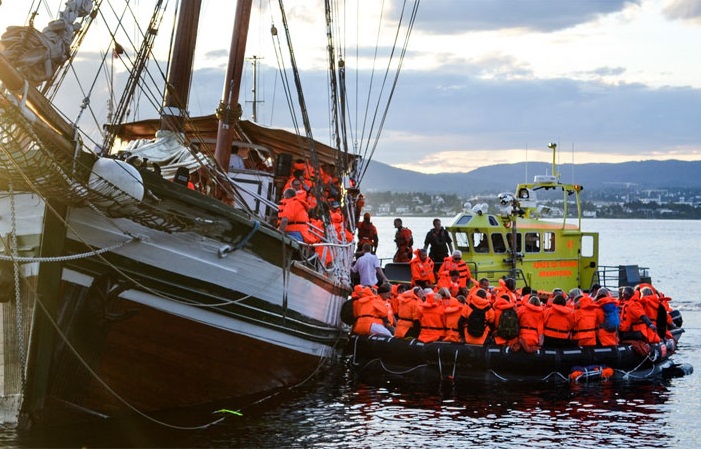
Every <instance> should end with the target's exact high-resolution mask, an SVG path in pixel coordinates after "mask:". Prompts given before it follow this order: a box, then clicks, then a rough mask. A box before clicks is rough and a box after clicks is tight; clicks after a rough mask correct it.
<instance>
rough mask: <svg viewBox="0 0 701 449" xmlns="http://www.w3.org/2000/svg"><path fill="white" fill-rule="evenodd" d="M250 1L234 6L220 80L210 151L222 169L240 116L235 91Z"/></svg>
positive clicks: (239, 84)
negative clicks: (226, 62) (213, 143)
mask: <svg viewBox="0 0 701 449" xmlns="http://www.w3.org/2000/svg"><path fill="white" fill-rule="evenodd" d="M252 3H253V0H239V1H238V2H237V4H236V20H235V22H234V30H233V32H232V35H231V47H230V49H229V65H228V66H227V69H226V79H225V81H224V94H223V96H222V101H221V102H220V103H219V108H218V109H217V118H218V119H219V126H218V130H217V146H216V147H215V150H214V158H215V159H216V160H217V162H218V163H219V165H220V166H221V167H223V168H224V169H226V167H228V166H229V157H230V156H231V142H232V141H233V135H232V132H233V130H234V128H233V126H232V125H233V124H234V123H235V122H236V121H237V120H238V119H239V118H240V117H241V107H240V106H239V103H238V99H239V92H240V89H241V73H242V71H243V64H244V54H245V52H246V38H247V37H248V24H249V22H250V19H251V4H252Z"/></svg>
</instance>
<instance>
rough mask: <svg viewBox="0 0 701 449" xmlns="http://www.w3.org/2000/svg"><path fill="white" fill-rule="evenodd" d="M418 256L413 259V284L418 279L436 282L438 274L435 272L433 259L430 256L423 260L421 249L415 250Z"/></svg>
mask: <svg viewBox="0 0 701 449" xmlns="http://www.w3.org/2000/svg"><path fill="white" fill-rule="evenodd" d="M415 254H416V257H414V258H413V259H411V262H409V264H410V265H411V284H412V285H416V281H425V282H428V283H429V284H435V283H436V276H435V275H434V274H433V261H432V260H431V258H430V257H428V256H427V257H426V259H425V260H421V258H420V257H419V250H418V249H417V250H416V251H415Z"/></svg>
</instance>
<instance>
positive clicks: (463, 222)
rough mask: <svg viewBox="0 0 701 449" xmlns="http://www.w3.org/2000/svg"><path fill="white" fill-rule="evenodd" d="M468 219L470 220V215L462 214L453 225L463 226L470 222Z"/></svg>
mask: <svg viewBox="0 0 701 449" xmlns="http://www.w3.org/2000/svg"><path fill="white" fill-rule="evenodd" d="M470 220H472V215H467V214H464V215H463V216H462V217H460V218H459V219H458V221H457V222H456V223H455V226H465V225H466V224H468V223H469V222H470Z"/></svg>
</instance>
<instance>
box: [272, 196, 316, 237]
mask: <svg viewBox="0 0 701 449" xmlns="http://www.w3.org/2000/svg"><path fill="white" fill-rule="evenodd" d="M296 195H297V194H296V192H295V191H294V190H292V189H287V190H285V192H284V193H283V199H282V201H280V206H279V209H278V219H279V220H280V226H279V228H280V230H281V231H282V232H284V233H285V234H287V235H289V236H290V237H292V238H293V239H295V240H297V241H300V242H306V243H313V242H314V241H315V240H316V238H314V237H313V236H311V235H310V234H309V214H308V213H307V207H306V205H305V204H304V203H303V202H302V201H300V200H299V198H297V196H296Z"/></svg>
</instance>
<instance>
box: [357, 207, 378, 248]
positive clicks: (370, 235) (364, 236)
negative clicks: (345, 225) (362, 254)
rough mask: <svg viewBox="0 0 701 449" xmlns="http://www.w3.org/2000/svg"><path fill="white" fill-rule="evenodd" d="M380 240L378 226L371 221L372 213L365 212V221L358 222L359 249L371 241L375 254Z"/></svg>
mask: <svg viewBox="0 0 701 449" xmlns="http://www.w3.org/2000/svg"><path fill="white" fill-rule="evenodd" d="M379 242H380V239H379V237H378V235H377V228H376V227H375V225H374V224H372V222H371V221H370V213H369V212H365V214H364V215H363V221H361V222H360V223H358V251H361V248H362V247H363V245H364V244H366V243H369V244H370V245H372V253H373V254H375V252H377V244H378V243H379Z"/></svg>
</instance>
